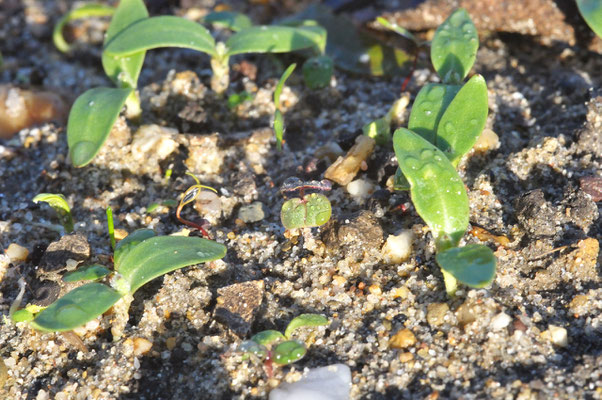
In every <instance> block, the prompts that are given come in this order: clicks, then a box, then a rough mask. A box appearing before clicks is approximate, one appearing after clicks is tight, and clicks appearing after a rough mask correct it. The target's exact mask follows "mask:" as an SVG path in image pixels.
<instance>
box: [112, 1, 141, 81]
mask: <svg viewBox="0 0 602 400" xmlns="http://www.w3.org/2000/svg"><path fill="white" fill-rule="evenodd" d="M146 18H148V11H147V9H146V6H145V5H144V2H143V1H142V0H121V1H120V2H119V6H118V7H117V10H116V11H115V15H114V16H113V18H112V19H111V24H110V25H109V29H108V30H107V34H106V36H105V41H104V46H105V47H106V46H107V44H108V43H110V42H111V40H113V38H115V36H117V35H118V34H119V33H120V32H122V31H123V30H124V29H126V28H127V27H128V26H130V25H131V24H133V23H135V22H137V21H141V20H143V19H146ZM145 55H146V52H145V51H141V52H138V53H135V54H131V55H129V56H128V57H114V56H111V55H109V54H107V53H106V52H103V53H102V66H103V68H104V70H105V74H107V76H108V77H109V78H110V79H111V80H112V81H113V82H114V83H115V84H116V85H117V86H122V87H129V88H133V89H135V88H136V86H137V85H138V76H139V75H140V70H141V69H142V64H144V56H145Z"/></svg>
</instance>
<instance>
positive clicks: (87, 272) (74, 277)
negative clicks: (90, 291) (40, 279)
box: [63, 264, 111, 282]
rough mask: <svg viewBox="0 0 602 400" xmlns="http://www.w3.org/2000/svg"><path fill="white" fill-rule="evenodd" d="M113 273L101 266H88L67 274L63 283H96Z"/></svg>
mask: <svg viewBox="0 0 602 400" xmlns="http://www.w3.org/2000/svg"><path fill="white" fill-rule="evenodd" d="M110 273H111V270H110V269H108V268H107V267H105V266H104V265H100V264H92V265H87V266H85V267H82V268H79V269H77V270H75V271H71V272H68V273H66V274H65V275H64V276H63V282H77V281H95V280H97V279H100V278H103V277H105V276H107V275H108V274H110Z"/></svg>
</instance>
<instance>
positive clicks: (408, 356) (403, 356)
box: [399, 352, 414, 363]
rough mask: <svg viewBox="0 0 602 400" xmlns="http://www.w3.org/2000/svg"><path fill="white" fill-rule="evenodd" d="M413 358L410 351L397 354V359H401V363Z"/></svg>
mask: <svg viewBox="0 0 602 400" xmlns="http://www.w3.org/2000/svg"><path fill="white" fill-rule="evenodd" d="M413 359H414V354H412V353H410V352H406V353H401V354H400V355H399V361H401V362H402V363H406V362H408V361H412V360H413Z"/></svg>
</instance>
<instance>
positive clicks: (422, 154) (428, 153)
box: [420, 149, 435, 160]
mask: <svg viewBox="0 0 602 400" xmlns="http://www.w3.org/2000/svg"><path fill="white" fill-rule="evenodd" d="M434 155H435V152H434V151H433V150H431V149H424V150H422V151H421V152H420V158H422V159H423V160H428V159H431V158H433V156H434Z"/></svg>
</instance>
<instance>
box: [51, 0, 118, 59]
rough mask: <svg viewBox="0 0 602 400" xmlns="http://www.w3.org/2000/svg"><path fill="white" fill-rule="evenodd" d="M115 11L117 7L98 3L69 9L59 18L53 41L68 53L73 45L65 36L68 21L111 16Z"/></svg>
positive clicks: (53, 33) (57, 46)
mask: <svg viewBox="0 0 602 400" xmlns="http://www.w3.org/2000/svg"><path fill="white" fill-rule="evenodd" d="M114 13H115V9H114V8H113V7H110V6H107V5H104V4H96V3H90V4H86V5H83V6H81V7H79V8H76V9H75V10H71V11H69V12H68V13H67V14H65V15H64V16H63V17H62V18H61V19H59V21H58V22H57V23H56V25H55V26H54V31H53V32H52V41H53V42H54V46H55V47H56V48H57V49H59V51H62V52H63V53H67V52H68V51H69V50H70V49H71V46H70V45H69V44H68V43H67V41H66V40H65V38H64V37H63V28H64V27H65V25H67V23H69V22H71V21H73V20H76V19H81V18H89V17H106V16H111V15H113V14H114Z"/></svg>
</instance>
